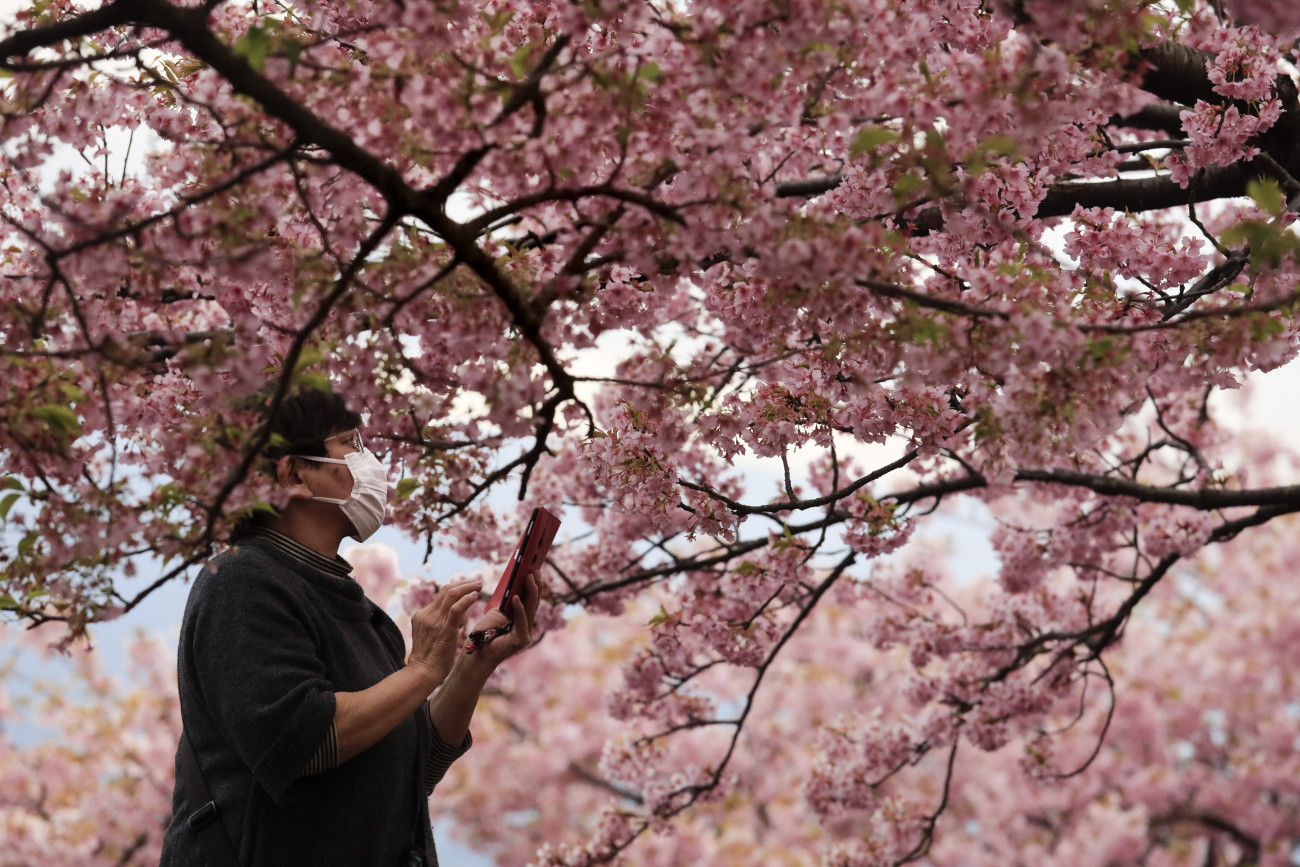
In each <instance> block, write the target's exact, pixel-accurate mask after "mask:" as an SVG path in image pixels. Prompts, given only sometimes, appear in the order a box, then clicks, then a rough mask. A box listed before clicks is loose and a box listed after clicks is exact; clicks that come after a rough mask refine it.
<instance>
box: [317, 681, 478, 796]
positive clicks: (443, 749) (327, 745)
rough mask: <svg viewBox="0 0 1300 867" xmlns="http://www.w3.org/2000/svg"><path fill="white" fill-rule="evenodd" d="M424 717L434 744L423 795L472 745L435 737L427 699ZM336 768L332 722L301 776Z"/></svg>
mask: <svg viewBox="0 0 1300 867" xmlns="http://www.w3.org/2000/svg"><path fill="white" fill-rule="evenodd" d="M424 715H425V717H427V718H428V720H429V732H430V733H431V735H432V736H433V743H432V745H431V748H430V750H429V761H428V763H427V764H425V766H424V793H425V794H426V795H431V794H433V789H434V787H435V786H437V785H438V784H439V783H440V782H442V778H443V777H445V776H446V775H447V769H448V768H450V767H451V765H452V763H453V762H455V761H456V760H457V759H459V758H460V757H461V756H463V755H465V753H467V752H469V748H470V747H472V746H473V745H474V738H473V736H472V735H471V734H470V733H469V732H466V733H465V739H464V740H462V741H461V742H460V744H459V745H456V746H452V745H451V744H448V743H447V742H446V741H444V740H443V739H442V737H441V736H440V735H439V734H438V727H437V726H435V725H434V724H433V706H432V704H431V702H430V701H429V700H428V699H425V702H424ZM338 766H339V734H338V729H336V728H335V727H334V723H332V722H331V723H330V727H329V730H328V731H327V732H325V737H324V738H322V739H321V742H320V746H319V747H317V748H316V754H315V755H313V756H312V757H311V761H309V762H308V763H307V769H306V770H304V771H303V772H302V775H303V776H304V777H312V776H315V775H317V774H323V773H325V772H326V771H328V770H331V769H333V768H337V767H338Z"/></svg>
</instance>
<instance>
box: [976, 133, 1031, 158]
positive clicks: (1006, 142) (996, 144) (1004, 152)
mask: <svg viewBox="0 0 1300 867" xmlns="http://www.w3.org/2000/svg"><path fill="white" fill-rule="evenodd" d="M976 149H977V150H980V151H993V152H994V153H995V154H998V155H1000V156H1004V157H1018V156H1020V143H1019V142H1017V141H1016V140H1015V139H1013V138H1012V137H1011V136H1009V135H995V136H989V137H988V138H986V139H984V141H982V142H980V143H979V144H978V145H976Z"/></svg>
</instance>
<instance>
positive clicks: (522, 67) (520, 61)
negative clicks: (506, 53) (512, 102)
mask: <svg viewBox="0 0 1300 867" xmlns="http://www.w3.org/2000/svg"><path fill="white" fill-rule="evenodd" d="M532 53H533V46H532V43H529V42H525V43H524V44H523V45H521V46H519V47H518V48H516V49H515V55H514V57H512V58H510V71H511V72H513V73H514V74H515V78H526V77H527V76H528V57H529V55H531V54H532Z"/></svg>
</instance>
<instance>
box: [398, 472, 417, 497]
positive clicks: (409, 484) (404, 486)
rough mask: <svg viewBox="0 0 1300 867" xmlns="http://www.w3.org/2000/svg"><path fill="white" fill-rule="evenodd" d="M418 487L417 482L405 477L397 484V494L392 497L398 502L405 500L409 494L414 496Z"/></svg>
mask: <svg viewBox="0 0 1300 867" xmlns="http://www.w3.org/2000/svg"><path fill="white" fill-rule="evenodd" d="M419 487H420V483H419V482H418V481H417V480H415V479H413V478H411V477H410V476H407V477H406V478H404V479H402V480H401V481H399V482H398V483H397V492H396V493H395V494H394V496H395V497H396V498H397V499H398V500H405V499H406V498H407V497H409V496H411V494H414V493H415V492H416V490H417V489H418V488H419Z"/></svg>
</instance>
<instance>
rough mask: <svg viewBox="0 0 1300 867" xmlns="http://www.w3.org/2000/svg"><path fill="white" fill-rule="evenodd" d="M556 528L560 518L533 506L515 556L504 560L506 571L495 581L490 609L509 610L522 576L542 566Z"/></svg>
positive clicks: (534, 572)
mask: <svg viewBox="0 0 1300 867" xmlns="http://www.w3.org/2000/svg"><path fill="white" fill-rule="evenodd" d="M558 529H560V519H559V518H557V517H555V516H554V515H552V514H551V513H550V512H549V511H547V510H546V509H545V508H544V507H542V506H537V507H536V508H534V509H533V514H532V515H531V516H530V517H529V519H528V527H527V528H526V529H525V530H524V535H523V536H521V537H520V539H519V544H518V545H516V546H515V553H514V556H512V557H511V558H510V562H508V563H506V568H505V571H504V572H502V573H501V580H500V581H498V582H497V589H496V592H495V593H493V594H492V599H491V600H490V601H489V602H488V610H489V611H493V610H500V611H501V612H502V613H504V614H507V615H508V614H510V613H511V612H510V600H511V599H513V598H514V597H515V596H516V595H517V594H518V593H519V591H520V590H521V589H522V588H523V586H524V579H525V578H527V577H528V575H529V574H530V573H532V574H536V573H537V571H538V570H539V569H541V568H542V563H544V562H546V555H547V554H548V553H549V552H550V550H551V542H552V541H553V540H554V539H555V531H556V530H558Z"/></svg>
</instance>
